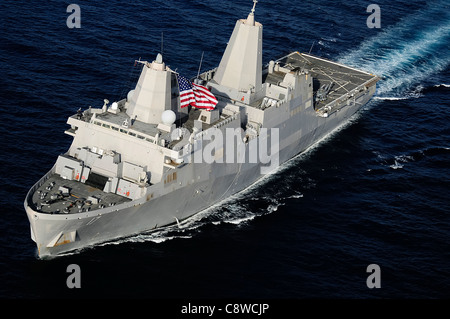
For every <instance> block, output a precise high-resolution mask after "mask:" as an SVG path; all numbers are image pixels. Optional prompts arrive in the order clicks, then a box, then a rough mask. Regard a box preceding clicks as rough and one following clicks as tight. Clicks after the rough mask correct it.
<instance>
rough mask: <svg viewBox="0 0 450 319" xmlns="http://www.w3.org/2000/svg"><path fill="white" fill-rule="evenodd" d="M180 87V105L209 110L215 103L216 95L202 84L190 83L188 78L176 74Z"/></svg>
mask: <svg viewBox="0 0 450 319" xmlns="http://www.w3.org/2000/svg"><path fill="white" fill-rule="evenodd" d="M177 79H178V86H179V88H180V106H181V107H186V106H188V105H192V106H195V107H196V108H199V109H207V110H208V111H211V110H213V109H214V108H215V106H216V104H217V99H216V97H215V96H214V95H213V94H212V93H211V92H210V91H209V90H208V89H207V88H206V87H205V86H203V85H199V84H195V83H190V82H189V80H188V79H186V78H184V77H182V76H179V75H177Z"/></svg>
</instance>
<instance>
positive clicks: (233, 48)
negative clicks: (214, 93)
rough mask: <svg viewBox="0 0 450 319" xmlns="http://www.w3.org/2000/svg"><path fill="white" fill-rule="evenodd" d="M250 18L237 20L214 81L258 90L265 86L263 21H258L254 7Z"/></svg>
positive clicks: (239, 88) (227, 85)
mask: <svg viewBox="0 0 450 319" xmlns="http://www.w3.org/2000/svg"><path fill="white" fill-rule="evenodd" d="M253 2H254V3H253V8H252V10H251V12H250V14H249V15H248V17H247V19H239V20H238V21H237V22H236V25H235V27H234V30H233V33H232V35H231V37H230V40H229V42H228V45H227V48H226V50H225V53H224V55H223V57H222V60H221V61H220V64H219V67H218V68H217V71H216V73H215V75H214V81H216V82H217V83H218V84H219V85H222V86H226V87H229V88H232V89H235V90H237V91H241V92H242V91H245V92H247V91H251V92H258V91H259V90H261V87H262V74H261V73H262V24H261V23H259V22H255V6H256V3H257V2H258V1H257V0H253Z"/></svg>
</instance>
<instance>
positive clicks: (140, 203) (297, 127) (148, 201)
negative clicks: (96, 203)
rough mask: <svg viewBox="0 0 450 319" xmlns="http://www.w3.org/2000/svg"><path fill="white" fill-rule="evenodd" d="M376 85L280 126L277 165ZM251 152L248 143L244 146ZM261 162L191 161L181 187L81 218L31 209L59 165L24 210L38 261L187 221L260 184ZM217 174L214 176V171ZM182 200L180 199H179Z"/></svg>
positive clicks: (335, 123)
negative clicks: (320, 113)
mask: <svg viewBox="0 0 450 319" xmlns="http://www.w3.org/2000/svg"><path fill="white" fill-rule="evenodd" d="M375 88H376V87H375V86H370V87H369V88H368V90H367V92H366V93H365V94H364V95H362V96H360V97H359V98H357V99H356V100H354V101H353V102H352V103H350V104H348V105H346V106H344V107H342V108H340V109H339V110H338V111H335V112H333V113H331V114H330V115H329V116H328V117H320V116H317V113H316V111H315V110H314V109H313V108H309V110H308V109H307V110H305V111H304V112H302V113H301V114H299V116H297V117H295V118H292V120H293V121H295V123H294V124H292V123H291V124H289V123H288V125H286V128H285V127H284V126H283V125H282V124H283V123H282V122H280V123H279V124H280V125H279V134H280V141H281V142H280V145H279V153H278V158H279V164H280V165H281V164H283V163H284V162H286V161H287V160H289V159H291V158H292V157H294V156H295V155H297V154H299V153H302V152H303V151H305V150H306V149H308V148H309V147H311V146H312V145H314V144H316V143H317V142H318V141H320V140H321V139H323V138H324V137H325V136H327V135H328V134H330V133H332V132H333V131H334V130H336V129H337V128H338V127H339V126H341V125H342V124H343V123H345V122H346V121H347V120H348V119H349V118H350V117H351V116H353V115H354V114H355V113H356V112H357V111H358V110H359V109H360V108H361V107H362V106H363V105H365V104H366V103H367V102H368V101H369V99H370V98H371V97H372V95H373V94H374V93H375ZM246 152H248V144H246ZM261 165H262V164H261V163H250V162H247V161H246V162H244V163H231V164H230V163H227V164H225V163H216V162H213V163H211V164H206V163H188V164H186V165H184V166H183V167H180V168H178V180H179V181H181V182H179V183H173V185H171V186H170V187H163V185H162V183H159V184H155V185H152V186H151V187H150V188H149V189H148V191H147V194H146V196H143V197H142V198H140V199H138V200H132V201H129V202H125V203H121V204H118V205H116V206H112V207H105V208H102V209H97V210H93V211H88V212H83V213H78V214H48V213H42V212H39V211H38V210H36V209H34V208H32V205H31V204H32V196H33V193H34V192H35V191H36V190H37V189H38V187H39V186H41V185H42V184H43V183H44V182H45V181H46V180H47V179H48V178H49V176H51V175H52V174H54V170H55V167H53V169H52V170H50V171H49V172H48V173H47V174H46V175H45V176H44V177H43V178H42V179H41V180H40V181H38V182H37V183H36V184H35V185H34V186H33V187H32V188H31V189H30V191H29V192H28V194H27V196H26V199H25V203H24V205H25V210H26V213H27V216H28V219H29V221H30V226H31V237H32V239H33V240H34V241H35V242H36V244H37V248H38V255H39V256H40V257H45V256H53V255H58V254H61V253H65V252H68V251H73V250H77V249H80V248H85V247H89V246H93V245H96V244H99V243H102V242H106V241H111V240H115V239H118V238H123V237H128V236H133V235H135V234H139V233H142V232H150V231H152V230H156V229H160V228H162V227H166V226H168V225H171V224H174V223H177V222H180V221H182V220H185V219H187V218H189V217H191V216H193V215H195V214H196V213H199V212H201V211H202V210H205V209H207V208H209V207H211V206H212V205H214V204H217V203H219V202H220V201H222V200H225V199H227V198H229V196H231V195H233V194H236V193H238V192H240V191H242V190H244V189H245V188H247V187H249V186H250V185H252V184H254V183H255V182H257V181H258V180H259V179H260V178H261V177H263V176H264V174H261ZM211 172H214V173H211ZM177 199H182V200H177Z"/></svg>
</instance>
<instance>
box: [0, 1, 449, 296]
mask: <svg viewBox="0 0 450 319" xmlns="http://www.w3.org/2000/svg"><path fill="white" fill-rule="evenodd" d="M371 3H375V4H378V5H379V7H380V18H381V27H380V28H368V26H367V23H366V20H367V18H368V17H369V15H370V14H371V13H370V12H369V13H368V12H366V9H367V7H368V5H369V4H371ZM69 4H70V2H66V1H56V0H49V1H37V0H31V1H11V0H3V1H2V2H1V3H0V17H1V28H0V40H1V41H0V72H1V75H2V76H1V77H0V95H1V98H0V101H1V111H0V112H1V113H0V114H1V122H0V170H1V171H0V172H1V175H0V234H1V241H0V297H2V298H8V299H40V298H149V299H155V298H163V299H165V298H177V299H181V300H184V299H197V298H205V299H208V298H225V299H227V298H232V299H240V298H243V299H248V298H262V299H294V300H297V299H309V298H314V299H322V298H326V299H422V298H424V299H428V298H430V299H441V298H449V297H450V249H449V248H450V94H449V93H450V67H449V65H450V3H449V2H448V1H447V0H431V1H419V0H414V1H392V0H391V1H387V0H377V1H373V2H371V1H361V0H357V1H346V2H343V1H330V0H321V1H316V0H314V1H287V0H278V1H270V0H262V1H259V2H258V4H257V6H256V13H255V15H256V20H257V21H259V22H261V23H262V24H263V25H264V31H263V36H264V41H263V63H267V62H268V61H269V60H271V59H275V58H279V57H281V56H283V55H285V54H287V53H289V52H291V51H300V52H311V54H314V55H318V56H321V57H324V58H327V59H332V60H336V61H339V62H342V63H345V64H348V65H351V66H354V67H356V68H361V69H364V70H367V71H369V72H371V73H374V74H377V75H379V76H380V77H382V80H381V81H380V82H379V83H378V89H377V93H376V95H375V96H374V98H373V99H372V100H371V101H370V102H369V103H368V104H367V105H366V106H365V107H364V108H363V109H362V110H361V112H359V113H358V114H357V115H356V116H355V117H354V118H352V119H351V120H350V121H349V122H348V123H346V124H345V125H343V126H342V127H341V128H340V129H339V130H338V131H336V132H334V133H333V134H332V135H330V136H328V137H327V138H326V139H324V140H323V141H321V142H320V143H319V144H318V145H316V146H315V147H313V148H311V149H309V150H308V151H307V152H305V153H304V154H301V155H299V156H297V157H295V158H293V159H292V160H290V161H289V162H288V163H285V164H284V165H282V166H281V167H280V168H279V169H278V170H277V171H276V172H275V173H274V174H271V175H268V176H266V177H265V178H264V179H263V180H261V181H260V182H259V183H257V184H255V185H253V186H252V187H250V188H249V189H247V190H245V191H244V192H242V193H241V194H239V195H237V196H234V197H232V198H229V199H228V200H227V201H225V202H222V203H220V204H218V205H216V206H214V207H211V208H210V209H208V210H207V211H204V212H202V213H200V214H199V215H196V216H195V217H194V218H191V219H190V220H188V221H186V222H184V223H183V224H182V227H181V228H178V227H172V228H169V229H165V230H161V231H158V232H156V233H151V234H142V235H139V236H134V237H131V238H126V239H123V240H118V241H114V242H111V243H108V244H104V245H99V246H96V247H91V248H87V249H84V250H82V251H79V252H76V253H72V254H67V255H65V256H61V257H58V258H53V259H48V260H40V259H38V258H37V253H36V247H35V244H34V242H33V241H32V240H31V238H30V230H29V223H28V220H27V216H26V214H25V210H24V207H23V201H24V198H25V195H26V193H27V191H28V189H29V188H30V187H31V186H32V185H33V184H34V183H35V182H36V181H37V180H38V179H39V178H40V177H41V176H42V175H43V174H45V173H46V172H47V171H48V170H49V169H50V168H51V167H52V165H53V164H54V162H55V161H56V158H57V157H58V155H59V154H61V153H64V152H65V151H66V150H67V149H68V148H69V145H70V143H71V137H70V136H68V135H66V134H64V131H65V130H66V129H67V127H68V126H67V124H66V120H67V118H68V117H69V116H71V115H72V114H74V113H75V112H76V111H77V110H78V108H80V107H81V108H82V109H85V108H87V107H88V106H90V105H91V106H93V107H101V106H102V105H103V99H105V98H107V99H109V100H110V101H115V100H118V99H119V98H123V97H125V96H126V94H127V92H128V91H129V90H130V89H131V88H133V86H134V85H135V83H136V80H137V77H138V75H139V69H138V68H137V67H135V65H134V61H135V60H138V59H139V58H141V59H142V60H149V61H152V60H154V59H155V57H156V55H157V54H158V53H159V52H161V51H162V52H163V56H164V60H165V62H166V63H167V64H168V65H169V66H170V67H171V68H172V69H176V70H177V71H178V72H179V73H180V74H182V75H184V76H186V77H192V76H195V75H196V74H197V71H198V68H199V63H200V59H201V56H202V52H204V57H203V61H202V67H201V68H202V71H205V70H208V69H211V68H213V67H215V66H217V65H218V64H219V62H220V59H221V56H222V54H223V51H224V50H225V47H226V44H227V42H228V39H229V37H230V35H231V32H232V30H233V28H234V24H235V22H236V20H237V19H240V18H246V17H247V15H248V13H249V12H250V9H251V8H252V5H253V3H252V1H251V0H233V1H212V0H198V1H191V0H178V1H171V0H165V1H118V0H110V1H95V2H94V1H81V0H80V1H77V2H76V4H78V5H79V6H80V9H81V20H80V28H68V27H67V24H66V20H67V18H68V17H69V15H70V14H71V12H69V13H68V12H66V9H67V6H68V5H69ZM162 39H163V41H162ZM71 264H76V265H79V267H80V269H81V288H79V289H76V288H74V289H69V288H68V287H67V285H66V279H67V278H68V276H69V273H68V272H67V267H68V266H69V265H71ZM371 264H376V265H378V266H379V269H380V272H379V274H380V277H379V278H380V283H381V287H380V288H372V289H370V288H369V287H368V286H367V282H366V281H367V279H368V277H369V276H370V275H371V272H368V271H367V267H368V266H369V265H371Z"/></svg>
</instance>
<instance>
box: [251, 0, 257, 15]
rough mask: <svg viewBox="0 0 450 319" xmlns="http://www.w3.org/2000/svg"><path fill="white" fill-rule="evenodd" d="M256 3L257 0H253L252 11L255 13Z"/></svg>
mask: <svg viewBox="0 0 450 319" xmlns="http://www.w3.org/2000/svg"><path fill="white" fill-rule="evenodd" d="M257 3H258V0H253V8H252V13H255V7H256V4H257Z"/></svg>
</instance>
